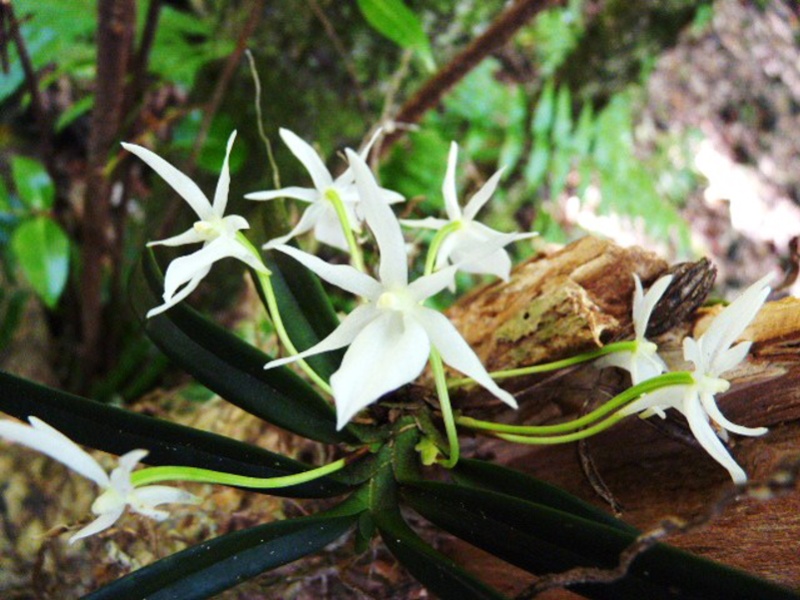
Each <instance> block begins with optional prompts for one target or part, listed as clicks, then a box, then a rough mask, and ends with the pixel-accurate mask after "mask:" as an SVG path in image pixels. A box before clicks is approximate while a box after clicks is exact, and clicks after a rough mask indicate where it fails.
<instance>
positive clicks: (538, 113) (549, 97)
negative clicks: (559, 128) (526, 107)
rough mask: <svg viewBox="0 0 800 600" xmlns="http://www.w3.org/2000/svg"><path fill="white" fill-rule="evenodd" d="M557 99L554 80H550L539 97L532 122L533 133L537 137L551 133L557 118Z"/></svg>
mask: <svg viewBox="0 0 800 600" xmlns="http://www.w3.org/2000/svg"><path fill="white" fill-rule="evenodd" d="M555 99H556V86H555V83H554V82H553V80H552V79H548V80H547V81H546V82H545V84H544V87H543V88H542V93H541V94H540V95H539V101H538V102H537V104H536V110H535V111H534V113H533V121H532V122H531V131H533V133H534V135H535V136H536V137H539V136H540V135H545V134H549V133H550V127H551V126H552V124H553V119H554V117H555Z"/></svg>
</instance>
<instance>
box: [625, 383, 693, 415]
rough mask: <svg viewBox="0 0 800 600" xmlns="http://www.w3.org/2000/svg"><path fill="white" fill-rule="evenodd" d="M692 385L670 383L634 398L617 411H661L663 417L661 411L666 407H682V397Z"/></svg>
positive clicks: (627, 412) (632, 412)
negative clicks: (667, 385)
mask: <svg viewBox="0 0 800 600" xmlns="http://www.w3.org/2000/svg"><path fill="white" fill-rule="evenodd" d="M692 387H693V386H691V385H671V386H669V387H664V388H659V389H657V390H654V391H652V392H649V393H647V394H645V395H643V396H641V397H640V398H639V399H637V400H634V401H633V402H631V403H630V404H628V406H626V407H624V408H622V409H621V410H620V411H619V412H620V414H623V415H633V414H636V413H638V412H642V411H647V410H653V411H658V412H659V413H661V416H662V417H663V416H664V415H663V411H664V410H665V409H667V408H676V409H678V410H682V409H683V399H684V398H685V397H686V394H687V393H688V391H689V390H691V389H692Z"/></svg>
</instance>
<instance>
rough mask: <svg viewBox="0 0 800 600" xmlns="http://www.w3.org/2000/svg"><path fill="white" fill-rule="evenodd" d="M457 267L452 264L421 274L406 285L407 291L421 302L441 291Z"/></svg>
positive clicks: (447, 284) (454, 273)
mask: <svg viewBox="0 0 800 600" xmlns="http://www.w3.org/2000/svg"><path fill="white" fill-rule="evenodd" d="M457 269H458V267H455V266H452V267H447V268H444V269H442V270H441V271H436V272H434V273H431V274H430V275H423V276H422V277H418V278H417V279H415V280H414V281H412V282H411V283H410V284H409V285H408V293H409V294H411V297H412V298H414V300H415V301H416V302H423V301H425V300H427V299H428V298H430V297H431V296H434V295H436V294H438V293H439V292H441V291H442V290H443V289H444V288H446V287H447V286H449V285H450V284H451V283H452V282H453V278H454V277H455V275H456V271H457Z"/></svg>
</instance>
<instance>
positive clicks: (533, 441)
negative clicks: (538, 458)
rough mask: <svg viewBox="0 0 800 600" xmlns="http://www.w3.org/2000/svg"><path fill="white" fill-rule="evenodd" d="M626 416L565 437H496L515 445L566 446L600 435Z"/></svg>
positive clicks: (618, 416) (501, 434)
mask: <svg viewBox="0 0 800 600" xmlns="http://www.w3.org/2000/svg"><path fill="white" fill-rule="evenodd" d="M626 416H627V415H622V414H620V413H616V414H614V415H611V416H610V417H609V418H607V419H605V420H603V421H600V422H599V423H595V424H594V425H592V426H591V427H587V428H586V429H582V430H581V431H576V432H574V433H567V434H565V435H552V436H546V437H532V436H527V435H514V434H508V433H498V434H497V437H499V438H502V439H504V440H506V441H509V442H516V443H517V444H529V445H546V444H566V443H568V442H577V441H578V440H582V439H585V438H588V437H591V436H593V435H595V434H597V433H600V432H601V431H604V430H605V429H608V428H609V427H611V426H612V425H614V424H616V423H618V422H619V421H621V420H622V419H624V418H625V417H626Z"/></svg>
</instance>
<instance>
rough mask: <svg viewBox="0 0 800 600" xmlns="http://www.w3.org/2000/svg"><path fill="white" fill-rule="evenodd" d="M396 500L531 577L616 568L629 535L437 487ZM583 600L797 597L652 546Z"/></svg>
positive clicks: (412, 488) (583, 588)
mask: <svg viewBox="0 0 800 600" xmlns="http://www.w3.org/2000/svg"><path fill="white" fill-rule="evenodd" d="M400 493H401V497H402V498H403V499H405V500H406V501H407V502H408V503H409V504H410V505H411V506H412V507H413V508H414V509H415V510H416V511H417V512H419V513H420V514H421V515H422V516H424V517H425V518H426V519H428V520H430V521H431V522H433V523H435V524H436V525H438V526H439V527H442V528H443V529H445V530H447V531H449V532H451V533H453V534H454V535H456V536H458V537H460V538H462V539H464V540H466V541H468V542H470V543H472V544H474V545H476V546H478V547H480V548H483V549H484V550H487V551H488V552H491V553H492V554H495V555H496V556H498V557H500V558H502V559H503V560H506V561H508V562H509V563H511V564H514V565H516V566H518V567H520V568H523V569H526V570H528V571H531V572H533V573H537V574H541V573H552V572H561V571H565V570H567V569H571V568H574V567H580V566H592V567H599V568H604V569H609V568H613V567H616V566H617V564H618V563H619V556H620V553H621V552H622V551H623V550H625V549H626V548H627V547H628V546H630V544H632V543H633V542H634V541H636V539H637V536H636V534H634V533H628V532H624V531H620V530H619V529H615V528H612V527H608V526H606V525H602V524H600V523H597V522H595V521H590V520H586V519H583V518H580V517H576V516H574V515H572V514H568V513H565V512H561V511H559V510H555V509H553V508H549V507H546V506H542V505H539V504H534V503H532V502H526V501H524V500H520V499H519V498H514V497H512V496H509V495H506V494H499V493H496V492H489V491H487V490H477V489H469V488H464V487H461V486H457V485H452V484H446V483H438V482H415V483H405V484H404V485H403V487H402V488H401V492H400ZM573 589H574V590H575V591H577V592H578V593H580V594H584V595H586V596H587V597H590V598H609V599H615V600H616V599H628V598H630V599H631V600H634V599H635V600H638V599H640V598H648V599H658V598H698V599H699V598H702V599H704V600H709V599H719V600H723V599H725V600H733V599H742V600H745V599H752V598H759V599H760V600H767V599H779V598H780V599H787V600H788V599H794V600H797V598H798V597H799V596H798V595H797V594H795V593H793V592H791V591H789V590H787V589H784V588H780V587H778V586H776V585H774V584H771V583H769V582H767V581H764V580H761V579H758V578H756V577H753V576H751V575H748V574H747V573H743V572H741V571H736V570H735V569H731V568H728V567H725V566H722V565H719V564H716V563H713V562H711V561H709V560H706V559H703V558H699V557H696V556H692V555H691V554H688V553H686V552H682V551H680V550H677V549H675V548H672V547H670V546H667V545H664V544H658V545H656V546H654V547H653V548H650V549H649V550H647V551H646V552H644V553H643V554H641V555H639V556H637V557H636V559H635V560H634V561H633V563H632V564H631V566H630V568H629V571H628V575H627V576H626V577H624V578H623V579H621V580H618V581H617V582H615V583H612V584H602V585H601V584H591V585H590V584H583V585H576V586H574V587H573Z"/></svg>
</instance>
